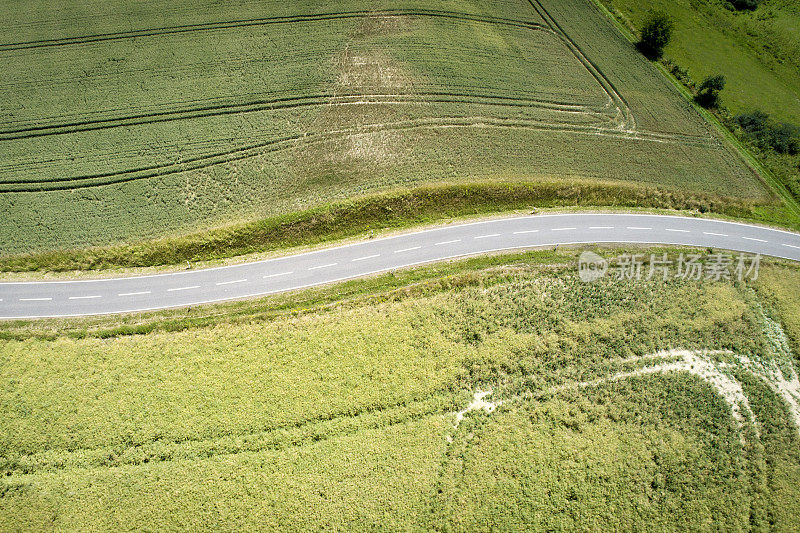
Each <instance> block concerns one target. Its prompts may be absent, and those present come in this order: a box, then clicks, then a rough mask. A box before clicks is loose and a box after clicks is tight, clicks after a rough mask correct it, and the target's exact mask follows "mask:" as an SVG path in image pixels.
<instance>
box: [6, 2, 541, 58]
mask: <svg viewBox="0 0 800 533" xmlns="http://www.w3.org/2000/svg"><path fill="white" fill-rule="evenodd" d="M376 15H377V16H385V17H410V16H414V17H432V18H444V19H454V20H462V21H468V22H483V23H487V24H497V25H503V26H510V27H517V28H524V29H532V30H546V28H545V26H543V25H542V24H539V23H538V22H533V21H525V20H515V19H507V18H501V17H487V16H483V15H477V14H472V13H464V12H459V11H444V10H435V9H382V10H369V11H342V12H332V13H318V14H308V15H291V16H283V17H264V18H257V19H243V20H231V21H223V22H209V23H205V24H187V25H182V26H165V27H162V28H151V29H145V30H135V31H129V32H116V33H103V34H97V35H84V36H80V37H64V38H60V39H46V40H40V41H27V42H17V43H4V44H0V52H5V51H12V50H28V49H33V48H45V47H57V46H69V45H79V44H90V43H98V42H104V41H116V40H124V39H134V38H141V37H155V36H161V35H171V34H180V33H189V32H197V31H210V30H221V29H231V28H242V27H248V26H267V25H271V24H292V23H303V22H319V21H328V20H341V19H357V18H363V17H365V16H376Z"/></svg>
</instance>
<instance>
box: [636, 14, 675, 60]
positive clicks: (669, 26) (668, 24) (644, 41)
mask: <svg viewBox="0 0 800 533" xmlns="http://www.w3.org/2000/svg"><path fill="white" fill-rule="evenodd" d="M674 27H675V23H674V22H673V21H672V19H671V18H670V16H669V15H667V14H666V13H664V12H663V11H650V12H649V13H648V14H647V19H646V20H645V23H644V26H643V27H642V38H641V40H640V41H639V44H638V45H637V46H638V48H639V51H640V52H642V53H643V54H644V55H645V56H647V57H648V58H650V59H658V58H660V57H661V56H662V55H663V54H664V47H665V46H667V44H668V43H669V40H670V39H671V38H672V30H673V29H674Z"/></svg>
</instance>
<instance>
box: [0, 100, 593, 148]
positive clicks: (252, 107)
mask: <svg viewBox="0 0 800 533" xmlns="http://www.w3.org/2000/svg"><path fill="white" fill-rule="evenodd" d="M402 103H422V104H424V103H465V104H475V105H492V106H508V107H528V108H535V109H547V110H552V111H558V112H564V113H583V114H590V115H597V116H601V115H602V116H607V115H608V114H607V113H603V112H602V111H600V110H598V109H594V108H591V107H588V106H584V105H580V104H570V103H567V102H556V101H551V100H543V99H535V98H528V97H522V96H520V97H516V96H510V95H491V94H469V93H457V92H445V91H430V92H414V93H408V94H349V95H348V94H345V95H332V94H316V95H308V96H293V97H282V98H273V99H265V100H256V101H251V102H245V103H240V104H227V105H226V104H222V105H217V106H201V107H196V108H188V109H178V110H174V111H157V112H152V113H140V114H135V115H127V116H119V117H111V118H102V119H96V120H83V121H74V122H64V123H61V124H50V125H43V126H30V127H25V128H17V129H10V130H5V131H0V141H12V140H20V139H30V138H35V137H45V136H49V135H63V134H69V133H79V132H85V131H96V130H103V129H110V128H118V127H125V126H138V125H143V124H156V123H159V122H169V121H173V120H186V119H196V118H208V117H217V116H225V115H235V114H245V113H257V112H263V111H273V110H279V109H295V108H300V107H308V106H320V105H345V104H402Z"/></svg>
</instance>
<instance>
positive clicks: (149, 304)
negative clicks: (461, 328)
mask: <svg viewBox="0 0 800 533" xmlns="http://www.w3.org/2000/svg"><path fill="white" fill-rule="evenodd" d="M582 243H653V244H674V245H687V246H698V247H703V248H706V247H713V248H716V249H723V250H734V251H740V252H748V253H753V254H762V255H767V256H774V257H781V258H785V259H791V260H795V261H800V234H797V233H790V232H786V231H780V230H774V229H769V228H764V227H760V226H752V225H747V224H740V223H735V222H723V221H717V220H708V219H699V218H687V217H674V216H661V215H630V214H565V215H534V216H527V217H515V218H506V219H498V220H489V221H485V222H476V223H473V224H459V225H449V226H444V227H440V228H434V229H429V230H424V231H420V232H416V233H407V234H403V235H398V236H395V237H387V238H382V239H372V240H365V241H363V242H359V243H355V244H350V245H346V246H339V247H336V248H329V249H325V250H319V251H315V252H309V253H304V254H299V255H292V256H287V257H281V258H277V259H269V260H265V261H258V262H254V263H245V264H240V265H232V266H225V267H219V268H209V269H204V270H186V271H181V272H174V273H169V274H157V275H151V276H138V277H127V278H115V279H102V280H79V281H42V282H9V283H0V320H12V319H22V318H47V317H66V316H81V315H99V314H113V313H130V312H137V311H147V310H154V309H165V308H170V307H186V306H191V305H199V304H204V303H211V302H219V301H224V300H233V299H237V298H248V297H254V296H261V295H266V294H271V293H276V292H282V291H289V290H293V289H299V288H303V287H310V286H313V285H321V284H324V283H330V282H334V281H340V280H344V279H348V278H355V277H359V276H366V275H368V274H373V273H376V272H382V271H387V270H393V269H397V268H403V267H408V266H411V265H417V264H420V263H427V262H431V261H440V260H443V259H449V258H454V257H459V256H466V255H474V254H481V253H487V252H495V251H500V250H515V249H523V248H536V247H543V246H553V245H557V244H582Z"/></svg>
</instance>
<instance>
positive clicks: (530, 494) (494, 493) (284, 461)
mask: <svg viewBox="0 0 800 533" xmlns="http://www.w3.org/2000/svg"><path fill="white" fill-rule="evenodd" d="M574 260H575V254H574V253H571V252H563V253H552V252H530V253H526V254H519V255H515V256H497V257H493V258H483V259H472V260H469V261H462V262H457V263H453V264H446V265H438V266H428V267H425V268H421V269H417V270H413V271H407V272H402V273H398V274H396V275H385V276H382V277H379V278H375V279H372V280H363V281H354V282H350V283H348V284H345V285H344V286H341V287H336V288H333V289H326V288H322V289H315V290H312V291H306V292H304V293H299V294H296V295H281V296H275V297H271V298H267V299H264V300H261V301H254V302H242V303H237V304H225V305H221V306H217V307H216V308H210V309H206V310H202V309H201V310H196V311H168V312H163V313H158V314H155V315H153V316H151V317H150V318H149V319H148V318H146V317H129V318H128V319H126V320H133V321H135V322H137V321H138V322H140V323H143V322H142V321H146V320H150V319H153V320H155V321H156V323H157V324H166V323H167V322H168V321H169V320H174V319H176V318H178V317H179V316H181V315H182V316H184V317H191V316H195V313H197V312H201V313H204V314H205V316H206V319H205V321H204V322H203V323H200V322H191V321H187V322H186V323H185V324H184V327H182V328H181V331H173V332H169V331H161V330H159V328H158V327H155V328H153V329H150V331H149V332H142V333H134V334H124V335H123V334H113V333H109V332H108V331H106V332H105V333H102V331H103V327H107V326H108V325H115V324H118V323H119V321H118V320H117V319H112V318H95V319H83V320H77V319H75V320H70V321H56V322H46V323H33V324H28V325H26V324H21V325H17V324H7V325H4V326H3V328H2V329H0V333H2V337H1V338H2V339H3V340H0V439H1V440H0V472H2V476H0V529H2V530H12V531H13V530H25V531H36V530H52V529H56V530H76V529H80V530H86V529H91V530H115V531H118V530H131V529H139V530H141V529H210V528H213V529H218V530H242V529H281V530H298V529H334V530H341V529H348V530H365V529H392V530H408V529H421V530H443V531H476V530H481V531H485V530H490V529H510V530H515V529H521V528H526V529H542V530H544V529H546V530H560V531H574V530H610V529H623V530H635V529H638V530H642V529H648V530H652V529H657V530H662V531H685V530H705V529H724V530H731V531H740V530H750V529H756V530H761V529H773V530H778V531H788V530H791V529H792V528H794V527H795V526H796V519H797V516H798V514H799V513H800V508H798V502H800V492H798V490H800V489H798V487H800V427H798V425H797V423H798V422H800V408H799V407H798V403H797V402H798V398H800V385H798V381H797V374H796V369H797V363H798V361H797V359H796V358H794V357H793V356H792V355H791V354H792V350H791V348H790V347H789V346H790V345H794V346H796V344H795V343H796V342H797V341H798V337H797V336H796V335H797V334H798V329H797V325H798V321H797V313H796V310H797V305H796V300H797V298H796V294H794V292H792V291H791V290H790V289H788V287H790V286H791V285H790V283H793V282H794V283H796V281H797V279H798V278H800V271H798V269H797V268H796V267H793V266H786V265H769V264H765V265H763V268H762V276H761V277H760V278H759V280H758V281H756V282H747V283H731V282H716V283H715V282H685V281H677V280H675V281H669V282H661V281H658V282H656V281H652V282H648V281H641V282H615V281H611V280H605V281H601V282H598V283H595V284H584V283H581V282H580V281H579V280H578V279H577V276H576V275H575V271H574V263H573V261H574ZM791 280H794V281H791ZM787 310H788V311H787ZM367 324H368V325H369V327H365V325H367ZM783 324H785V325H786V328H787V329H786V332H787V334H788V335H789V337H788V338H789V339H790V340H787V334H785V333H784V328H783ZM104 325H105V326H104ZM128 333H132V331H129V332H128ZM481 391H483V393H484V394H483V395H478V396H477V397H476V396H475V395H476V393H478V392H481ZM489 391H491V392H489ZM478 398H480V399H481V400H482V401H483V402H487V403H485V404H481V403H480V401H477V400H478ZM792 402H794V403H792ZM487 408H488V410H487Z"/></svg>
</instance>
